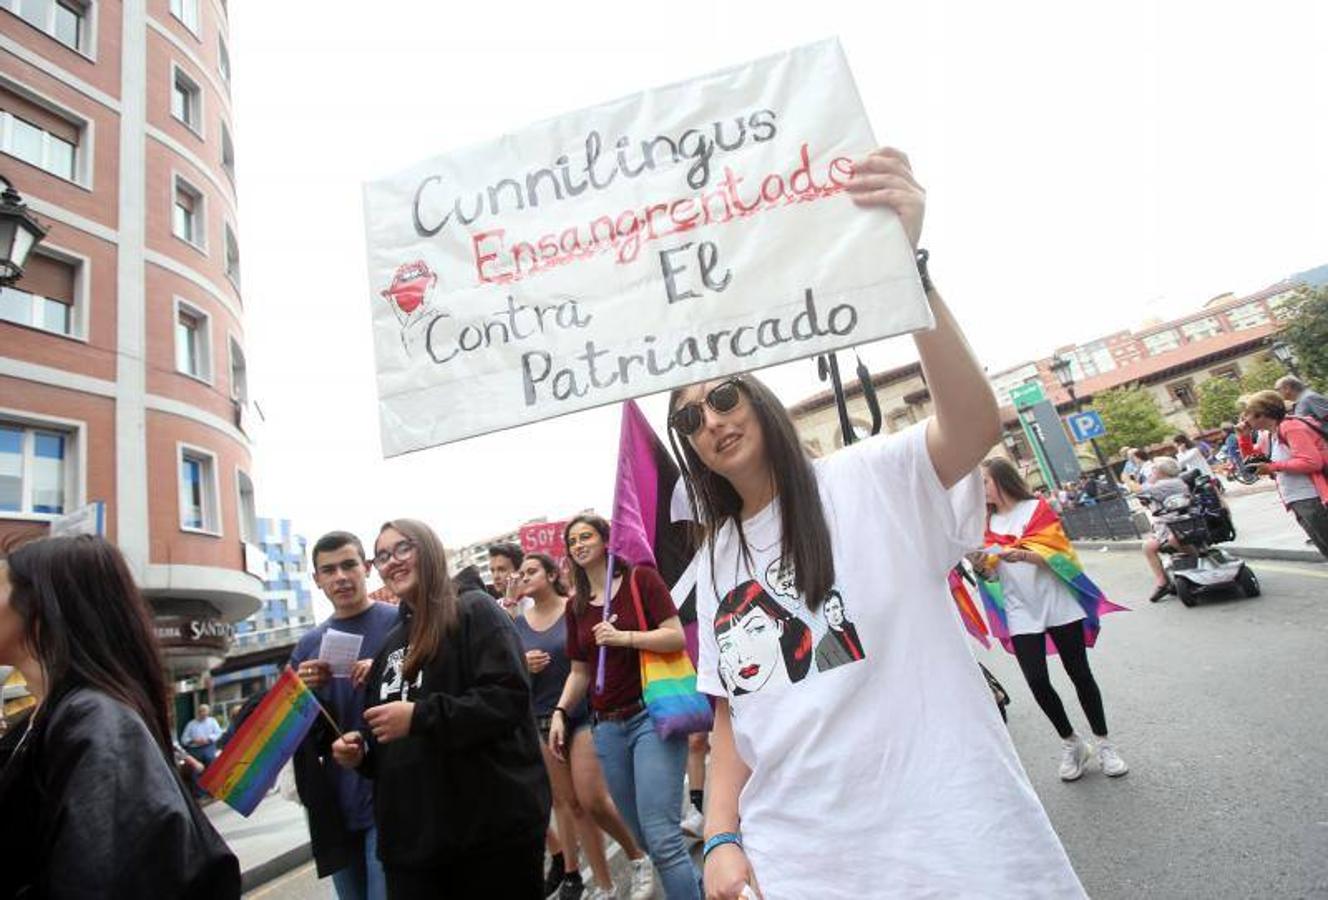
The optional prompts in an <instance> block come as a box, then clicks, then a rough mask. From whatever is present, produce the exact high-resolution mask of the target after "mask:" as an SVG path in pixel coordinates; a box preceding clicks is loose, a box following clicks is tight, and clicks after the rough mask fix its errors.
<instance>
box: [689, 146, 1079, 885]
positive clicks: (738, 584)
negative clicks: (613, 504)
mask: <svg viewBox="0 0 1328 900" xmlns="http://www.w3.org/2000/svg"><path fill="white" fill-rule="evenodd" d="M848 188H849V191H850V196H851V197H852V198H853V199H854V200H855V201H856V202H857V203H858V205H860V206H863V207H874V208H872V209H868V210H866V211H863V212H860V213H857V214H858V215H881V214H882V211H881V210H880V209H879V207H886V208H888V209H890V210H892V211H893V212H894V213H895V215H896V216H897V217H898V218H897V219H896V218H895V217H889V221H890V226H891V227H899V226H900V225H902V227H903V231H904V233H905V234H906V235H907V237H908V239H909V241H910V242H911V243H912V244H913V246H914V247H916V246H917V241H918V236H919V233H920V232H921V229H922V219H923V207H924V193H923V191H922V189H921V188H920V187H919V186H918V184H917V181H916V180H915V179H914V177H913V174H912V170H911V168H910V165H909V162H908V160H907V158H906V157H905V156H904V155H903V154H902V153H900V152H898V151H896V150H889V149H885V150H880V151H877V152H875V153H873V154H871V155H870V156H868V157H867V158H866V159H864V160H861V161H859V162H858V163H857V164H856V166H855V171H854V175H853V177H852V179H851V181H850V182H849V183H848ZM919 256H920V258H921V259H922V260H923V261H924V262H925V256H922V255H921V254H919ZM923 276H924V281H923V283H924V287H925V288H926V289H927V297H928V299H929V301H930V303H931V308H932V312H933V313H934V316H935V320H936V323H935V327H934V328H933V329H931V330H929V331H924V332H919V333H917V334H915V335H914V342H915V344H916V346H917V350H918V355H919V357H920V358H921V362H922V368H923V372H924V375H925V378H926V382H927V386H928V389H929V391H930V392H931V397H932V401H933V403H934V406H935V412H934V415H933V416H932V417H931V418H930V419H928V420H927V421H926V422H923V423H920V424H918V425H916V426H913V427H912V428H909V429H907V430H906V431H904V432H902V433H900V434H894V435H883V436H879V437H875V438H870V439H868V440H864V441H861V442H859V443H857V444H854V445H853V446H851V447H848V448H845V449H843V450H841V451H839V452H838V453H835V454H833V455H831V456H829V457H827V458H825V459H820V460H816V461H815V462H813V461H812V460H811V459H810V458H809V457H808V455H807V453H806V451H805V450H804V448H803V446H802V444H801V442H800V441H799V439H798V435H797V433H796V431H795V430H794V426H793V422H792V420H791V419H790V417H789V414H788V412H787V410H785V409H784V407H783V405H782V404H781V403H780V402H779V400H778V399H777V398H776V397H775V395H774V394H773V393H771V391H770V390H769V389H768V388H767V387H766V386H765V385H764V384H762V383H761V382H760V381H759V380H758V379H756V378H753V377H751V376H742V377H740V378H736V379H735V378H729V379H724V380H722V381H717V382H716V381H712V382H707V383H704V384H697V385H692V386H691V387H688V388H684V389H681V390H676V391H674V392H673V394H672V396H671V397H670V400H669V410H670V416H669V424H670V428H669V432H670V440H671V441H672V443H673V446H674V451H675V453H676V454H677V455H678V457H679V463H680V465H681V467H682V470H683V472H684V474H685V476H686V479H685V483H686V486H687V490H688V494H689V498H690V500H691V503H692V507H693V513H694V516H693V518H694V520H695V521H697V522H701V523H705V532H704V535H703V538H704V543H703V546H702V551H701V553H700V557H699V563H698V574H697V582H696V589H697V619H698V622H699V623H700V644H701V647H700V665H699V666H698V675H697V686H698V687H699V688H700V689H701V690H702V691H704V692H706V693H709V694H712V695H714V696H715V697H716V698H717V705H716V709H715V728H714V731H713V732H712V733H711V738H710V745H711V754H710V772H709V778H708V781H707V787H706V794H707V797H706V799H707V804H706V806H707V809H706V823H705V834H706V844H705V848H704V851H703V853H704V858H705V890H706V896H707V897H708V898H738V897H740V896H747V895H749V894H750V893H751V892H753V891H754V892H757V895H758V896H759V895H760V892H761V891H764V895H765V896H767V897H772V898H774V897H818V898H841V897H842V898H850V897H854V898H856V897H909V896H919V895H923V894H925V895H928V896H932V895H936V896H983V897H1057V898H1062V897H1077V896H1083V890H1082V888H1081V887H1080V885H1079V881H1078V879H1077V878H1076V876H1075V874H1074V871H1073V869H1071V867H1070V863H1069V860H1068V859H1067V858H1066V855H1065V851H1064V850H1063V849H1062V848H1061V845H1060V842H1059V840H1058V839H1057V838H1056V835H1055V833H1054V832H1053V831H1052V828H1051V824H1050V822H1049V821H1048V820H1047V816H1046V814H1045V812H1044V811H1043V810H1042V807H1041V805H1040V803H1039V802H1038V799H1037V796H1036V795H1035V794H1034V793H1033V790H1032V788H1031V786H1030V785H1029V783H1028V780H1027V778H1026V777H1025V775H1024V774H1023V770H1022V768H1021V767H1020V765H1019V761H1018V758H1017V757H1016V755H1015V751H1014V747H1013V745H1012V744H1011V743H1010V739H1009V736H1008V734H1007V733H1006V730H1005V728H1004V726H1003V724H1002V723H1001V718H1000V716H999V715H998V714H997V711H996V709H995V708H994V706H993V704H992V702H991V693H990V691H989V690H988V688H987V684H986V681H985V680H984V679H983V676H982V673H981V671H980V669H979V668H978V665H977V663H976V662H975V661H974V659H973V655H972V653H971V652H970V650H969V647H968V644H967V640H968V638H967V636H966V635H965V633H964V631H963V628H962V626H961V624H960V622H959V620H958V617H957V616H956V615H955V611H954V609H953V608H952V601H951V600H950V597H949V594H948V590H947V582H946V576H947V573H948V572H949V570H950V569H951V567H953V566H954V565H955V563H956V562H957V561H958V560H959V559H960V558H961V557H962V556H963V554H964V553H965V551H967V550H969V549H970V548H971V547H974V546H978V545H979V544H980V543H981V541H982V536H983V522H984V517H983V513H984V511H985V510H984V503H983V500H984V497H983V492H982V480H981V478H980V477H979V476H978V474H977V472H976V467H977V465H978V463H980V462H981V461H982V459H983V457H984V456H985V455H986V454H987V452H988V451H989V450H990V449H991V447H992V446H993V445H994V444H995V443H996V442H997V441H998V440H999V438H1000V417H999V414H998V411H997V406H996V400H995V397H994V396H993V394H992V390H991V387H990V385H989V384H988V383H987V380H986V377H985V376H984V374H983V370H982V366H981V365H980V364H979V363H978V361H977V359H976V358H975V357H974V355H973V352H972V350H971V349H969V346H968V343H967V341H966V340H965V339H964V336H963V334H962V332H961V331H960V329H959V326H958V325H957V324H956V322H955V320H954V318H953V316H952V315H951V314H950V311H949V310H948V309H947V307H946V306H945V304H944V303H943V302H942V301H941V298H940V296H939V294H937V293H936V291H935V290H934V289H933V288H932V286H931V284H930V280H929V279H927V278H926V273H925V269H924V270H923ZM850 626H851V630H850ZM818 650H820V651H822V652H819V653H818V652H817V651H818ZM975 835H979V836H980V839H979V840H974V836H975Z"/></svg>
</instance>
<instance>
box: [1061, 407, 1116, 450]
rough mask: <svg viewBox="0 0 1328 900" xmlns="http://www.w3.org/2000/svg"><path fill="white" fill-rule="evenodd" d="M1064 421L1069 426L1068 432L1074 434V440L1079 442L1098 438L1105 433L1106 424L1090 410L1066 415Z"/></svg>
mask: <svg viewBox="0 0 1328 900" xmlns="http://www.w3.org/2000/svg"><path fill="white" fill-rule="evenodd" d="M1065 423H1066V424H1067V425H1069V426H1070V434H1072V435H1074V440H1075V442H1076V443H1079V444H1082V443H1083V442H1084V441H1087V440H1090V439H1092V438H1100V437H1102V435H1104V434H1106V433H1107V429H1106V426H1104V425H1103V424H1102V416H1101V415H1099V414H1098V413H1095V412H1093V411H1092V410H1089V411H1088V412H1081V413H1075V414H1074V415H1072V416H1066V417H1065Z"/></svg>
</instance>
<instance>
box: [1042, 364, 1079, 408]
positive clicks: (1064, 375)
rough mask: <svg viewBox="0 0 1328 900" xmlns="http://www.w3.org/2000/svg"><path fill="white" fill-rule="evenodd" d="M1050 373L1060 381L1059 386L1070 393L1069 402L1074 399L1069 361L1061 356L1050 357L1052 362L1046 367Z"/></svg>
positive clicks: (1072, 374) (1072, 375)
mask: <svg viewBox="0 0 1328 900" xmlns="http://www.w3.org/2000/svg"><path fill="white" fill-rule="evenodd" d="M1048 368H1050V369H1051V374H1053V375H1055V376H1056V380H1057V381H1059V382H1060V383H1061V387H1063V388H1065V390H1067V391H1069V393H1070V400H1071V402H1073V401H1074V372H1073V371H1071V369H1070V361H1069V360H1068V359H1066V358H1065V357H1063V356H1054V357H1052V363H1051V365H1050V366H1049V367H1048Z"/></svg>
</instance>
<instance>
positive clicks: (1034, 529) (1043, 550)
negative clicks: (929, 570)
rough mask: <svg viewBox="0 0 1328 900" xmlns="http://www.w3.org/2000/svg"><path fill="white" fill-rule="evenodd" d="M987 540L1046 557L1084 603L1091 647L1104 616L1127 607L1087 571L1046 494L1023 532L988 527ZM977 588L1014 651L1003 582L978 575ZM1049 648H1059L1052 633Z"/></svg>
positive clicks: (994, 629)
mask: <svg viewBox="0 0 1328 900" xmlns="http://www.w3.org/2000/svg"><path fill="white" fill-rule="evenodd" d="M986 542H987V545H988V547H990V548H1010V547H1017V548H1019V549H1020V550H1032V551H1033V552H1034V553H1036V554H1038V555H1039V556H1041V557H1042V558H1043V559H1045V560H1046V561H1047V567H1048V568H1049V569H1051V571H1052V572H1053V573H1055V575H1056V576H1057V577H1059V578H1060V579H1061V580H1062V581H1064V582H1065V583H1066V584H1067V585H1069V586H1070V589H1071V590H1073V591H1074V598H1075V599H1076V600H1078V601H1079V605H1080V606H1081V607H1083V610H1084V644H1085V645H1087V646H1089V647H1091V646H1093V645H1094V644H1096V643H1097V636H1098V633H1099V632H1100V631H1101V630H1102V616H1104V615H1106V614H1107V613H1113V612H1120V611H1121V610H1126V611H1128V607H1125V606H1120V605H1118V604H1116V603H1112V602H1111V601H1110V600H1108V599H1107V595H1106V594H1104V593H1103V592H1102V589H1101V588H1100V587H1098V586H1097V585H1096V584H1094V583H1093V580H1092V579H1091V578H1089V577H1088V575H1087V574H1086V573H1085V572H1084V567H1083V566H1082V565H1080V564H1079V555H1078V554H1077V553H1075V552H1074V545H1073V544H1071V543H1070V537H1069V535H1067V534H1066V533H1065V527H1064V526H1063V525H1061V520H1060V517H1059V516H1057V515H1056V513H1055V512H1054V511H1053V510H1052V508H1051V506H1050V505H1049V504H1048V503H1047V501H1046V500H1045V499H1043V498H1039V499H1038V503H1037V508H1036V509H1034V510H1033V516H1032V518H1030V519H1029V520H1028V524H1027V525H1025V526H1024V533H1023V534H1020V535H1012V534H996V533H995V532H993V531H992V530H991V529H990V528H988V529H987V535H986ZM978 592H979V593H980V594H981V595H982V604H983V606H985V607H986V610H987V621H988V622H989V623H990V624H991V633H992V635H993V636H994V637H995V638H996V640H998V641H1000V642H1001V646H1002V647H1004V648H1005V649H1006V650H1008V651H1009V652H1011V653H1013V652H1014V645H1013V644H1011V643H1010V628H1009V624H1008V619H1007V617H1006V614H1005V594H1004V592H1003V591H1002V590H1001V584H1000V582H999V581H987V580H985V579H982V578H979V579H978ZM1047 652H1048V653H1055V652H1056V644H1055V642H1054V641H1052V639H1051V637H1050V636H1048V637H1047Z"/></svg>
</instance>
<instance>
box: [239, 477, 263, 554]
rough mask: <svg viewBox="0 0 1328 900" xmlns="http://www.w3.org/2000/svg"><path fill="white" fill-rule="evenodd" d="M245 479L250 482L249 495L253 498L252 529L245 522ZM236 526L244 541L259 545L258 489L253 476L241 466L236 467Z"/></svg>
mask: <svg viewBox="0 0 1328 900" xmlns="http://www.w3.org/2000/svg"><path fill="white" fill-rule="evenodd" d="M245 481H248V482H249V496H250V498H251V499H252V500H253V503H252V504H251V506H252V509H251V510H250V512H252V513H253V518H252V519H251V520H250V521H251V522H252V524H253V529H252V530H250V529H249V528H247V527H246V524H245V522H246V520H245V509H244V482H245ZM235 527H236V528H237V529H238V530H239V532H240V540H241V541H244V542H245V543H246V544H254V545H255V546H258V533H259V529H258V490H257V489H256V488H255V487H254V479H253V476H251V475H250V474H249V473H248V472H246V471H245V470H244V469H241V468H240V467H239V466H236V467H235Z"/></svg>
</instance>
